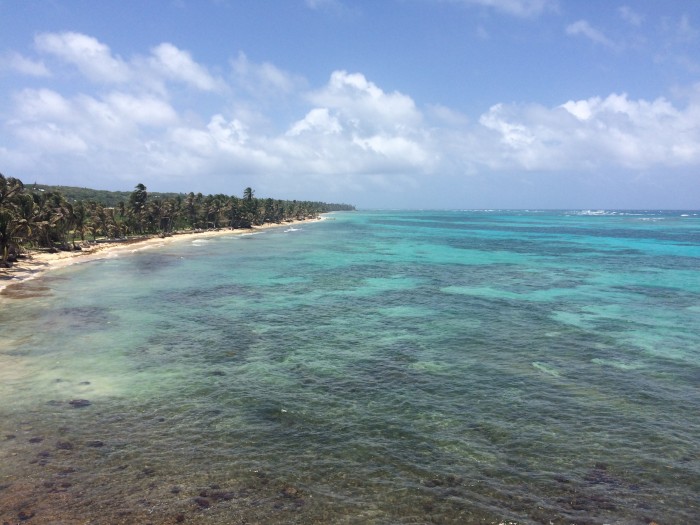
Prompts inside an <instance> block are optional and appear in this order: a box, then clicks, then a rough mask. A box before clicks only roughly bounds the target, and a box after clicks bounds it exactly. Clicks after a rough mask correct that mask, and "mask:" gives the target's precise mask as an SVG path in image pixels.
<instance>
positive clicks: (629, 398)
mask: <svg viewBox="0 0 700 525" xmlns="http://www.w3.org/2000/svg"><path fill="white" fill-rule="evenodd" d="M329 217H330V218H329V220H326V221H323V222H321V223H313V224H304V225H300V226H299V225H297V226H295V228H296V231H285V230H287V229H288V228H286V227H282V228H279V229H273V230H267V231H264V232H263V233H258V234H255V235H247V236H225V237H217V238H211V239H199V240H194V241H192V240H187V241H185V240H182V241H179V242H175V243H173V244H170V245H167V246H164V247H160V248H153V249H149V250H139V251H136V252H135V253H133V255H130V256H120V257H115V258H108V259H105V260H101V261H95V262H89V263H85V264H79V265H75V266H72V267H69V268H65V269H62V270H57V271H55V272H52V273H51V274H48V275H46V276H45V277H42V278H39V279H35V280H33V281H29V282H27V283H25V284H24V285H22V286H20V287H15V288H11V289H8V290H7V292H9V293H6V294H4V295H3V296H0V307H1V310H0V330H1V334H2V337H0V523H3V522H7V523H17V522H22V523H24V522H26V523H32V524H36V523H55V524H78V523H80V524H83V523H95V524H98V523H99V524H117V523H139V524H144V523H153V524H160V523H204V524H229V523H266V524H267V523H270V524H277V523H369V524H408V523H411V524H413V523H445V524H447V523H460V524H461V523H466V524H470V523H483V524H498V523H508V524H549V523H553V524H572V523H575V524H579V525H580V524H604V523H610V524H649V523H651V522H656V523H658V524H659V525H668V524H692V523H698V522H700V503H699V499H698V494H700V454H699V452H700V445H699V443H700V216H698V213H697V212H646V211H640V212H586V213H582V212H534V211H533V212H525V211H522V212H503V211H459V212H458V211H450V212H448V211H440V212H433V211H420V212H407V211H400V212H356V213H338V214H333V215H330V216H329ZM81 400H83V401H87V402H89V404H88V403H85V402H82V403H81ZM71 402H72V403H71ZM81 404H82V405H85V406H81Z"/></svg>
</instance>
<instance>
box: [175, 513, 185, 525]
mask: <svg viewBox="0 0 700 525" xmlns="http://www.w3.org/2000/svg"><path fill="white" fill-rule="evenodd" d="M184 521H185V515H184V514H178V515H177V516H175V523H184Z"/></svg>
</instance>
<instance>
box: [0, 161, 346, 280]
mask: <svg viewBox="0 0 700 525" xmlns="http://www.w3.org/2000/svg"><path fill="white" fill-rule="evenodd" d="M74 189H75V188H74ZM81 190H82V191H83V193H84V194H87V195H92V196H93V197H94V198H93V199H76V198H71V199H68V198H66V196H65V195H64V194H63V193H62V192H61V191H58V190H55V189H54V187H51V186H38V185H34V186H33V187H32V188H29V187H26V186H25V185H24V184H23V183H22V181H20V180H19V179H16V178H12V177H5V176H3V175H2V174H0V267H7V266H9V265H10V264H11V263H12V262H13V261H14V260H15V259H16V257H17V256H18V255H19V252H20V250H21V249H22V248H23V247H32V248H45V249H48V250H52V251H53V250H75V249H80V248H79V245H78V244H77V242H78V239H79V240H80V241H81V242H82V241H85V240H86V239H87V240H89V239H92V240H93V241H95V240H97V239H98V238H102V239H123V238H127V237H130V236H131V237H133V236H143V235H169V234H172V233H173V232H177V231H196V230H207V229H219V228H250V227H253V226H258V225H262V224H266V223H277V224H280V223H283V222H285V221H293V220H301V219H307V218H311V217H316V216H318V214H320V213H324V212H329V211H336V210H353V209H354V207H353V206H350V205H347V204H327V203H322V202H311V201H296V200H293V201H288V200H276V199H271V198H267V199H260V198H256V197H255V192H254V191H253V189H252V188H250V187H248V188H245V190H244V191H243V194H242V197H241V198H239V197H236V196H234V195H230V196H229V195H223V194H218V195H202V194H201V193H197V194H195V193H188V194H157V195H155V196H152V195H151V194H149V193H148V189H147V188H146V186H144V185H143V184H138V185H136V187H135V188H134V190H133V191H132V192H131V193H124V192H120V193H117V192H114V193H117V195H120V196H121V197H122V198H121V199H120V200H118V201H116V203H115V200H114V195H113V192H104V191H99V192H93V193H90V192H92V191H93V190H87V189H84V188H83V189H81Z"/></svg>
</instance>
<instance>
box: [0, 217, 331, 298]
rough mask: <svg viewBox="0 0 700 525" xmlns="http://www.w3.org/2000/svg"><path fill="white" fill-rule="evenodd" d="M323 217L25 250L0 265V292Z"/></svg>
mask: <svg viewBox="0 0 700 525" xmlns="http://www.w3.org/2000/svg"><path fill="white" fill-rule="evenodd" d="M322 220H323V217H319V218H314V219H303V220H296V221H291V222H284V223H280V224H276V223H268V224H263V225H261V226H254V227H252V228H245V229H237V230H232V229H229V228H220V229H216V230H196V231H191V230H183V231H176V232H172V234H168V235H167V236H163V237H161V236H159V235H150V236H144V237H142V238H130V239H115V240H109V241H103V242H88V241H86V242H81V243H80V244H79V245H80V247H81V249H80V250H74V251H59V252H56V253H49V252H46V251H38V250H26V252H25V255H26V257H25V258H22V259H20V260H18V261H17V262H16V263H14V264H13V265H12V267H11V268H0V295H3V294H7V289H8V288H9V287H12V286H16V285H18V284H21V283H23V282H25V281H28V280H30V279H35V278H36V277H39V276H40V275H43V274H44V273H46V272H48V271H50V270H56V269H58V268H64V267H66V266H70V265H72V264H76V263H83V262H88V261H95V260H100V259H106V258H108V257H118V256H120V255H129V254H132V253H134V252H136V251H140V250H143V249H145V248H151V247H157V246H164V245H166V244H170V243H172V242H179V241H184V240H191V239H195V238H206V237H220V236H224V235H243V234H245V233H251V232H256V231H260V230H267V229H271V228H282V227H285V226H291V225H297V224H303V223H310V222H318V221H322Z"/></svg>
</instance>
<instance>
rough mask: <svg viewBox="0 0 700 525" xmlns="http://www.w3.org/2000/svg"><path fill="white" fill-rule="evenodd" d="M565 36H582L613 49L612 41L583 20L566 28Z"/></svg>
mask: <svg viewBox="0 0 700 525" xmlns="http://www.w3.org/2000/svg"><path fill="white" fill-rule="evenodd" d="M566 34H567V35H571V36H584V37H586V38H588V39H589V40H591V41H592V42H594V43H596V44H601V45H604V46H607V47H615V43H614V42H613V41H612V40H610V39H609V38H608V37H607V36H605V34H603V32H602V31H600V30H598V29H596V28H594V27H593V26H591V25H590V24H589V23H588V22H587V21H585V20H578V21H576V22H574V23H573V24H569V25H568V26H566Z"/></svg>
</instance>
